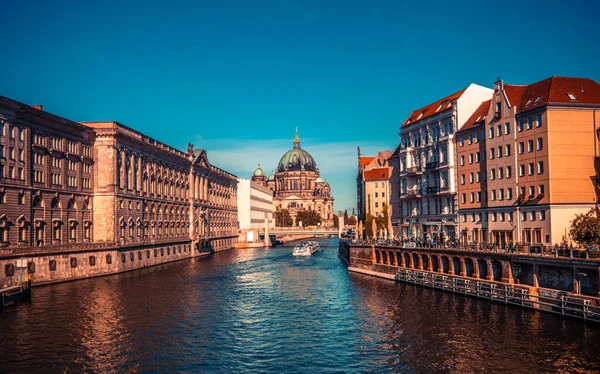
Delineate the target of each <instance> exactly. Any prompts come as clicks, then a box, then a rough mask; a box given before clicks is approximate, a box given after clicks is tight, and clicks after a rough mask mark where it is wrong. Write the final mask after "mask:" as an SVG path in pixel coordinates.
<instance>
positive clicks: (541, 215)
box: [461, 210, 546, 223]
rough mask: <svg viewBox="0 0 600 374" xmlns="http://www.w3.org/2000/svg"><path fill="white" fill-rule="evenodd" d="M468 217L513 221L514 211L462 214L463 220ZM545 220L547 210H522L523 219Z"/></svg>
mask: <svg viewBox="0 0 600 374" xmlns="http://www.w3.org/2000/svg"><path fill="white" fill-rule="evenodd" d="M467 217H468V218H469V221H470V222H477V223H479V222H487V221H488V220H489V221H491V222H504V221H508V222H512V221H513V218H514V217H513V213H512V212H489V213H471V214H464V213H463V214H462V215H461V219H462V221H463V222H467ZM537 220H540V221H545V220H546V211H545V210H539V211H535V210H532V211H529V212H521V221H522V222H526V221H531V222H534V221H537Z"/></svg>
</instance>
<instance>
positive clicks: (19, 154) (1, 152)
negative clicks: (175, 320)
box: [0, 144, 25, 161]
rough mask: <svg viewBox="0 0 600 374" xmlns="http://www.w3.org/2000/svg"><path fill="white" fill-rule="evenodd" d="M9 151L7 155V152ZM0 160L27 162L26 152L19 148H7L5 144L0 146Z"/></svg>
mask: <svg viewBox="0 0 600 374" xmlns="http://www.w3.org/2000/svg"><path fill="white" fill-rule="evenodd" d="M6 150H8V152H7V154H5V151H6ZM0 158H8V159H10V160H17V161H24V160H25V150H24V149H23V148H18V147H16V148H15V147H10V146H9V147H8V148H6V147H5V146H4V144H0Z"/></svg>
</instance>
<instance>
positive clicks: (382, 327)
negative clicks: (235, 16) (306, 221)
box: [0, 239, 600, 373]
mask: <svg viewBox="0 0 600 374" xmlns="http://www.w3.org/2000/svg"><path fill="white" fill-rule="evenodd" d="M322 246H323V250H322V251H320V252H318V253H316V254H315V255H313V256H311V257H302V258H298V257H293V256H292V255H291V248H290V247H283V248H277V249H248V250H237V251H227V252H221V253H217V254H215V255H214V256H211V257H207V258H202V259H194V260H185V261H180V262H177V263H171V264H166V265H162V266H157V267H153V268H148V269H144V270H140V271H134V272H129V273H124V274H120V275H115V276H109V277H102V278H95V279H88V280H82V281H76V282H69V283H63V284H56V285H50V286H44V287H38V288H34V290H33V300H32V302H30V303H23V304H20V305H18V306H16V307H12V308H9V309H8V310H7V311H5V312H4V313H2V314H0V371H1V372H23V373H47V372H48V373H51V372H73V373H78V372H101V373H110V372H113V373H127V372H139V371H147V372H158V373H165V372H183V371H188V372H206V373H242V372H243V373H250V372H279V373H329V372H340V373H354V372H363V373H366V372H410V373H434V372H444V373H445V372H460V373H469V372H512V373H516V372H532V373H534V372H548V371H551V372H556V371H562V372H595V371H596V370H598V369H600V326H597V325H591V324H585V323H583V322H581V321H577V320H563V319H561V318H560V317H557V316H554V315H550V314H544V313H539V312H532V311H528V310H522V309H520V308H516V307H511V306H504V305H500V304H491V303H489V302H487V301H483V300H477V299H473V298H468V297H464V296H461V295H453V294H451V293H444V292H441V291H437V290H431V289H424V288H421V287H418V286H414V285H405V284H399V283H394V282H391V281H388V280H383V279H378V278H373V277H368V276H363V275H358V274H350V273H348V271H347V269H346V267H345V266H344V264H343V263H342V261H341V260H340V259H338V258H337V239H324V240H322Z"/></svg>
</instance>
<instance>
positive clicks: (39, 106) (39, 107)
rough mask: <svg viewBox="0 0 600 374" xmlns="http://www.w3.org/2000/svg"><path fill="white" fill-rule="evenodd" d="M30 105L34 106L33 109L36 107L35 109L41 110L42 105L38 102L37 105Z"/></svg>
mask: <svg viewBox="0 0 600 374" xmlns="http://www.w3.org/2000/svg"><path fill="white" fill-rule="evenodd" d="M31 107H32V108H34V109H37V110H42V106H41V105H40V104H38V105H32V106H31Z"/></svg>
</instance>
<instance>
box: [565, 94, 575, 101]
mask: <svg viewBox="0 0 600 374" xmlns="http://www.w3.org/2000/svg"><path fill="white" fill-rule="evenodd" d="M567 96H569V99H571V101H575V100H577V98H576V97H575V95H573V94H572V93H568V94H567Z"/></svg>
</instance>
